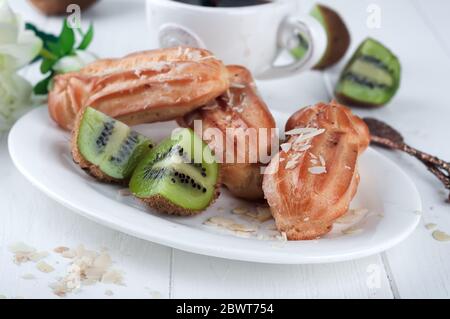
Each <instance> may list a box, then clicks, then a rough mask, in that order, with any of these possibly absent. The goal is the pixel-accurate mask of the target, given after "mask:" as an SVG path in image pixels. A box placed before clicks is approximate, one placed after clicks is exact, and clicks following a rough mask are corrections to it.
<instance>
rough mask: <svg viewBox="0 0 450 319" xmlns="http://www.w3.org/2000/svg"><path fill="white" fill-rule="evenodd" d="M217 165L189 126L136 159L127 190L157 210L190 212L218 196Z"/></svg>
mask: <svg viewBox="0 0 450 319" xmlns="http://www.w3.org/2000/svg"><path fill="white" fill-rule="evenodd" d="M218 186H219V165H218V164H217V162H216V159H215V157H214V155H213V153H212V151H211V150H210V149H209V147H208V146H207V145H206V144H205V143H204V142H203V141H202V140H201V139H200V138H199V137H198V136H197V135H196V134H195V133H194V132H193V131H192V130H191V129H188V128H185V129H178V130H177V131H176V133H175V134H172V136H171V137H170V138H168V139H166V140H164V141H163V142H161V143H160V144H159V145H158V146H157V147H156V148H155V149H153V150H152V151H151V152H150V153H149V154H147V155H146V156H145V158H144V159H143V160H142V161H141V162H140V163H139V165H138V167H137V168H136V170H135V171H134V173H133V175H132V177H131V180H130V190H131V192H132V193H133V194H134V195H135V196H136V197H137V198H140V199H142V200H143V201H144V202H146V203H148V205H149V206H150V207H152V208H154V209H156V210H158V211H160V212H165V213H169V214H176V215H193V214H196V213H198V212H201V211H203V210H205V209H206V208H207V207H208V206H209V205H210V204H211V203H212V202H213V201H214V199H215V198H216V197H217V196H218V194H219V192H218Z"/></svg>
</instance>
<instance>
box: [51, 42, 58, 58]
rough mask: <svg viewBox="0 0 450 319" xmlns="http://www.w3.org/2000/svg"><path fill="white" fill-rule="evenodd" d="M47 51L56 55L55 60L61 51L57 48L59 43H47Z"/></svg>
mask: <svg viewBox="0 0 450 319" xmlns="http://www.w3.org/2000/svg"><path fill="white" fill-rule="evenodd" d="M48 50H49V51H50V52H51V53H53V54H54V55H56V58H59V57H60V52H61V49H60V47H59V43H58V42H56V43H53V42H51V43H49V44H48Z"/></svg>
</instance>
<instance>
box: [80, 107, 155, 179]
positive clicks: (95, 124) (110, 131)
mask: <svg viewBox="0 0 450 319" xmlns="http://www.w3.org/2000/svg"><path fill="white" fill-rule="evenodd" d="M151 145H153V143H152V142H151V140H150V139H148V138H147V137H145V136H143V135H141V134H139V133H136V132H134V131H132V130H131V128H130V127H128V126H127V125H126V124H124V123H122V122H120V121H117V120H115V119H113V118H111V117H109V116H107V115H106V114H103V113H101V112H99V111H97V110H95V109H93V108H91V107H87V108H85V109H83V110H82V111H81V113H80V114H79V115H78V118H77V122H76V125H75V129H74V131H73V141H72V154H73V158H74V161H75V162H76V163H78V164H79V165H80V167H81V168H84V169H87V170H88V171H89V173H90V175H93V176H95V177H96V178H98V179H100V180H103V181H111V182H123V181H126V180H128V178H129V177H130V176H131V174H132V172H133V170H134V168H135V167H136V166H137V164H138V162H139V161H140V160H141V159H142V158H143V157H144V155H146V154H147V152H149V151H150V147H151Z"/></svg>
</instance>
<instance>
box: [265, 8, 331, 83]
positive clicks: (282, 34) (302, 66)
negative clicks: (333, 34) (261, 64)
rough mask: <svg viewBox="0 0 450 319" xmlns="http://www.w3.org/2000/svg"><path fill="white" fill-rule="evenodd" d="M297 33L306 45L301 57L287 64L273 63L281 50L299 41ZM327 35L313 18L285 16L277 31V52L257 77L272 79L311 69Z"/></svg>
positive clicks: (317, 60) (321, 54)
mask: <svg viewBox="0 0 450 319" xmlns="http://www.w3.org/2000/svg"><path fill="white" fill-rule="evenodd" d="M299 35H301V36H302V37H301V38H303V39H304V40H305V45H307V46H308V48H307V50H306V53H305V54H304V56H303V58H301V59H299V60H296V61H294V62H292V63H290V64H287V65H275V60H276V59H277V58H278V56H279V55H280V53H281V51H283V50H291V49H293V48H295V47H297V46H298V45H299V43H300V40H299V38H300V37H299ZM327 41H328V40H327V35H326V32H325V29H324V28H323V27H322V25H321V24H320V23H319V22H318V21H317V20H316V19H314V18H312V17H309V16H304V17H301V18H299V17H292V16H290V17H287V18H286V19H285V20H284V21H283V23H282V24H281V26H280V29H279V32H278V54H277V56H276V58H275V59H274V61H273V62H272V65H271V66H270V67H268V69H267V70H265V71H263V72H262V73H261V74H260V75H259V76H258V78H259V79H273V78H280V77H286V76H291V75H295V74H298V73H300V72H302V71H305V70H308V69H311V68H312V67H313V66H314V65H315V64H317V63H318V62H319V60H320V59H321V57H322V56H323V54H324V53H325V50H326V47H327Z"/></svg>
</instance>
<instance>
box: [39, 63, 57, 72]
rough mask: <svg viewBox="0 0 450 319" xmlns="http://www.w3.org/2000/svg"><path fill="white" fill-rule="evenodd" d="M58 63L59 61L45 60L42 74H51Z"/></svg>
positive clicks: (42, 65)
mask: <svg viewBox="0 0 450 319" xmlns="http://www.w3.org/2000/svg"><path fill="white" fill-rule="evenodd" d="M57 61H58V60H53V59H43V60H42V63H41V73H42V74H46V73H47V72H49V71H50V70H51V69H52V67H53V66H54V65H55V63H56V62H57Z"/></svg>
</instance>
